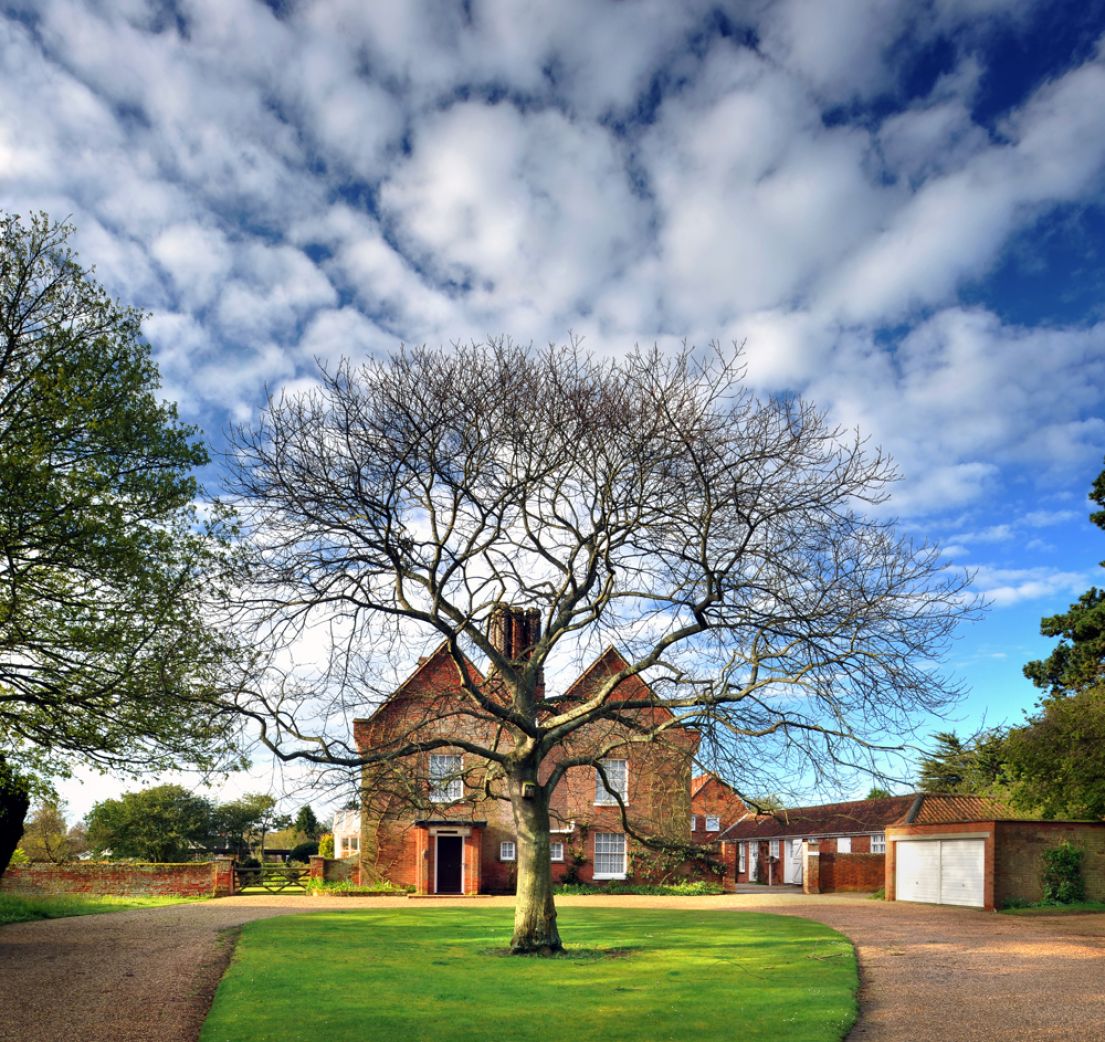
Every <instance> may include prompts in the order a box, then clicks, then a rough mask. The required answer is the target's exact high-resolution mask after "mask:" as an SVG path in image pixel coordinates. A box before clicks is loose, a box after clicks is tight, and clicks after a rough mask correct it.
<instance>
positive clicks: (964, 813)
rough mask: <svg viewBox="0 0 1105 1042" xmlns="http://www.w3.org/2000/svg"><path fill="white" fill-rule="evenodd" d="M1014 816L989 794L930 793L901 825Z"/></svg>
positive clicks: (939, 823)
mask: <svg viewBox="0 0 1105 1042" xmlns="http://www.w3.org/2000/svg"><path fill="white" fill-rule="evenodd" d="M1009 817H1012V814H1011V813H1010V811H1009V809H1008V808H1007V807H1005V806H1003V805H1002V804H1001V803H999V802H998V801H997V800H992V799H990V798H989V797H988V796H945V795H938V794H930V795H925V796H923V797H922V800H921V806H920V807H918V808H917V813H916V814H915V815H913V817H912V818H910V820H908V821H902V822H896V823H895V824H900V825H946V824H948V823H949V822H952V821H989V820H990V819H991V818H1009Z"/></svg>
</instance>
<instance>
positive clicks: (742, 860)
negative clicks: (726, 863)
mask: <svg viewBox="0 0 1105 1042" xmlns="http://www.w3.org/2000/svg"><path fill="white" fill-rule="evenodd" d="M737 871H738V872H747V871H748V844H747V843H738V844H737Z"/></svg>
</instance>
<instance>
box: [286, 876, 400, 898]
mask: <svg viewBox="0 0 1105 1042" xmlns="http://www.w3.org/2000/svg"><path fill="white" fill-rule="evenodd" d="M307 892H308V893H311V894H334V895H336V896H353V897H355V896H357V895H369V894H410V893H413V892H414V887H413V886H400V885H398V884H395V883H389V882H388V881H387V880H386V879H382V880H380V881H379V882H376V883H354V882H351V881H350V880H348V879H342V880H340V881H335V882H331V883H328V882H326V881H325V880H322V879H308V880H307Z"/></svg>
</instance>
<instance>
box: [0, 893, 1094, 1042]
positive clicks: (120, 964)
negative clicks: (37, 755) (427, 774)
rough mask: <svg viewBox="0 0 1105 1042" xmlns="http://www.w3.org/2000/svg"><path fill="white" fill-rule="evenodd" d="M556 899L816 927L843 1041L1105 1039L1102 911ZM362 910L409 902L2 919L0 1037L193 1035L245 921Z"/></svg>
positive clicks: (138, 1040)
mask: <svg viewBox="0 0 1105 1042" xmlns="http://www.w3.org/2000/svg"><path fill="white" fill-rule="evenodd" d="M440 903H449V904H452V903H456V902H440ZM559 903H560V904H562V905H564V906H568V905H577V904H585V905H590V906H595V905H598V904H603V905H608V906H614V905H617V906H625V907H637V908H641V907H653V908H659V907H663V908H683V909H688V910H689V909H694V908H698V909H705V908H716V909H729V910H756V911H765V912H779V913H782V914H787V915H802V916H806V917H808V918H811V919H816V920H818V921H820V922H824V923H827V924H828V925H829V926H832V927H833V928H835V929H837V930H840V931H841V932H842V933H844V934H846V935H847V936H849V937H850V938H851V939H852V940H853V942H854V943H855V944H856V948H857V950H858V952H859V957H860V972H861V977H862V985H861V995H860V998H861V1006H862V1011H863V1012H862V1014H861V1018H860V1022H859V1024H858V1025H857V1026H856V1028H855V1030H854V1031H853V1032H852V1034H851V1035H850V1036H849V1042H975V1040H985V1042H1038V1040H1039V1042H1043V1040H1047V1042H1055V1040H1060V1039H1063V1040H1067V1039H1069V1040H1075V1039H1077V1040H1079V1042H1084V1040H1088V1039H1098V1038H1103V1039H1105V1026H1103V1025H1105V916H1068V917H1057V916H1056V917H1052V916H1049V917H1042V918H1014V917H1010V916H1001V915H993V914H988V913H985V912H975V911H971V910H967V909H949V908H935V907H929V906H924V905H909V904H904V903H903V904H885V903H882V902H876V901H870V900H867V899H863V898H854V897H848V896H823V897H803V896H801V895H798V894H793V895H792V894H785V895H778V894H767V893H764V892H763V891H760V892H759V893H756V894H747V895H745V894H742V895H736V896H726V897H715V898H641V897H636V898H602V899H599V898H561V899H560V902H559ZM434 904H435V905H437V904H439V903H438V902H434ZM479 904H480V907H487V906H489V905H503V906H509V905H510V904H511V899H509V898H491V899H487V900H481V901H480V902H479ZM366 906H368V907H403V908H410V909H411V910H412V911H417V904H416V903H415V902H411V901H408V900H406V899H394V898H386V899H375V900H373V901H372V904H371V905H370V906H369V905H367V902H365V901H353V900H351V899H324V898H288V897H279V898H277V897H272V898H267V897H235V898H224V899H221V900H218V901H210V902H205V903H203V904H193V905H177V906H172V907H168V908H154V909H144V910H140V911H133V912H117V913H113V914H110V915H93V916H83V917H80V918H72V919H54V920H49V921H45V922H35V923H18V924H15V925H12V926H5V927H0V1042H9V1040H10V1042H16V1040H18V1042H57V1040H58V1039H80V1040H81V1042H195V1039H196V1038H197V1036H198V1033H199V1028H200V1025H201V1024H202V1022H203V1018H204V1016H205V1014H206V1012H207V1009H208V1006H209V1004H210V1001H211V996H212V994H213V992H214V989H215V986H216V985H217V983H218V980H219V977H220V976H221V974H222V971H223V969H224V967H225V965H226V962H227V959H228V957H229V954H230V951H231V948H232V944H233V935H234V933H235V932H236V930H237V928H238V927H239V926H240V925H241V924H242V923H246V922H250V921H252V920H254V919H260V918H267V917H270V916H274V915H287V914H296V913H299V912H303V911H316V912H317V911H332V910H339V911H341V910H351V909H354V908H364V907H366ZM569 940H570V939H569ZM734 1031H735V1034H737V1035H739V1025H737V1024H734Z"/></svg>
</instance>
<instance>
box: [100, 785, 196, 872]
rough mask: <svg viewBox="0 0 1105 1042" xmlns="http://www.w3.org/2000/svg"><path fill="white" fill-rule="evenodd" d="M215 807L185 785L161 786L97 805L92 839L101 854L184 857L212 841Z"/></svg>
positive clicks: (146, 858) (165, 858) (150, 858)
mask: <svg viewBox="0 0 1105 1042" xmlns="http://www.w3.org/2000/svg"><path fill="white" fill-rule="evenodd" d="M212 813H213V807H212V805H211V801H210V800H207V799H204V797H202V796H197V795H196V794H195V793H192V792H190V791H189V790H188V789H186V788H184V787H183V786H181V785H158V786H155V787H154V788H151V789H139V790H138V791H136V792H128V793H124V794H123V795H122V796H120V797H119V798H118V799H114V800H103V801H102V802H100V803H97V804H96V805H95V806H94V807H93V808H92V810H91V811H90V812H89V814H88V818H87V822H88V843H89V846H90V847H91V849H92V850H93V851H94V852H95V853H96V854H98V855H104V854H109V855H110V856H111V857H116V858H139V859H141V860H142V861H185V860H188V859H190V858H191V857H193V856H194V854H195V853H196V852H197V851H198V850H203V849H205V848H206V847H207V845H208V843H209V842H210V836H211V826H212Z"/></svg>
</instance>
